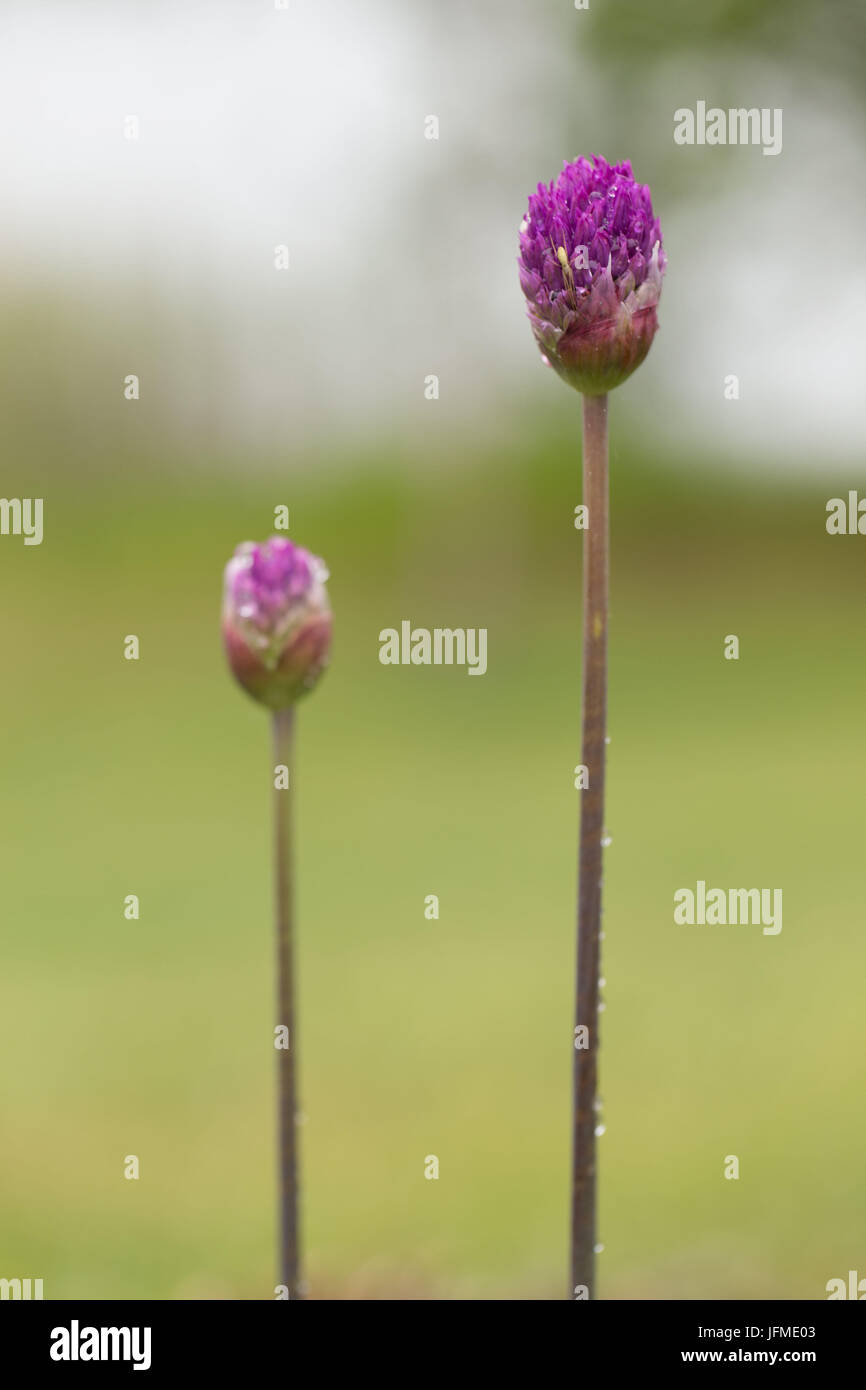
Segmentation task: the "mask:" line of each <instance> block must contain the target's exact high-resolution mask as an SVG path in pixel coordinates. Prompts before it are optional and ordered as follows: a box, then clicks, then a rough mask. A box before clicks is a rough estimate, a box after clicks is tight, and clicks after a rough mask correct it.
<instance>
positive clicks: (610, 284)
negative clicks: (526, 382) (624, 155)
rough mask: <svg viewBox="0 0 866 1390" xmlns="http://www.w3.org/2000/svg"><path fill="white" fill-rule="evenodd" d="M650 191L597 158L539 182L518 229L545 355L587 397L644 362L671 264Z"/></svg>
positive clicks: (532, 317)
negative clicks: (553, 177) (666, 275)
mask: <svg viewBox="0 0 866 1390" xmlns="http://www.w3.org/2000/svg"><path fill="white" fill-rule="evenodd" d="M665 264H666V260H665V254H664V251H663V250H662V233H661V227H660V225H659V221H658V218H656V217H654V216H653V209H652V199H651V198H650V191H649V189H648V188H647V187H646V185H645V184H640V183H635V180H634V176H633V174H632V172H631V165H630V164H629V163H628V161H626V162H625V163H624V164H616V165H613V166H611V165H609V164H608V163H607V161H606V160H604V159H602V158H601V157H600V156H599V155H593V157H592V160H591V161H590V160H588V159H584V158H580V159H576V160H575V161H574V163H573V164H566V165H565V167H564V168H563V170H562V173H561V174H560V175H559V177H558V178H557V179H555V180H554V181H553V182H552V183H551V184H550V185H549V186H548V187H545V186H544V184H539V185H538V191H537V193H534V194H533V195H532V196H531V197H530V199H529V211H528V212H527V214H526V217H525V218H524V219H523V222H522V223H521V225H520V255H519V256H518V266H519V270H520V285H521V288H522V290H523V293H524V295H525V296H526V299H527V301H528V304H529V310H528V312H529V321H530V324H531V325H532V331H533V333H534V334H535V340H536V342H537V343H538V346H539V348H540V349H541V353H542V356H543V358H544V360H545V361H547V362H549V363H550V365H551V366H552V367H553V368H555V370H556V371H557V372H558V373H559V375H560V376H561V377H562V378H563V379H564V380H565V381H567V382H568V383H569V385H570V386H574V387H576V389H577V390H578V391H583V392H584V394H585V395H588V396H601V395H603V394H604V393H605V392H606V391H611V390H613V388H614V387H615V386H619V385H620V383H621V382H623V381H625V379H626V377H628V376H630V375H631V373H632V372H633V371H634V369H635V367H639V366H640V364H641V362H642V361H643V360H644V358H645V357H646V355H647V353H648V352H649V350H650V345H651V343H652V340H653V338H654V336H655V331H656V328H657V327H658V319H657V317H656V306H657V304H658V301H659V295H660V294H661V287H662V276H663V275H664V270H665Z"/></svg>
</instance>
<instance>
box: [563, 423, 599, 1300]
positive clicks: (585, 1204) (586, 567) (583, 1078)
mask: <svg viewBox="0 0 866 1390" xmlns="http://www.w3.org/2000/svg"><path fill="white" fill-rule="evenodd" d="M583 502H584V505H585V506H586V507H587V508H588V510H589V521H588V529H587V530H586V532H585V533H584V542H583V708H582V719H581V723H582V750H583V751H582V754H581V761H582V763H583V764H584V766H585V767H586V768H587V772H588V777H589V785H588V786H587V787H586V788H585V789H584V790H583V791H582V792H581V803H580V849H579V890H578V906H577V988H576V1014H575V1023H576V1024H577V1025H578V1028H580V1029H583V1028H586V1030H587V1034H586V1035H585V1036H580V1035H579V1034H578V1033H577V1032H576V1033H575V1048H574V1116H573V1123H574V1130H573V1148H572V1188H571V1287H570V1290H569V1297H570V1298H576V1297H585V1298H594V1297H595V1245H596V1224H595V1223H596V1172H595V1169H596V1162H595V1158H596V1155H595V1147H596V1146H595V1129H596V1123H597V1118H598V1117H597V1113H596V1089H597V1072H598V1045H599V1036H598V1035H599V1027H598V1024H599V1017H598V1003H599V999H598V978H599V965H600V939H599V934H600V928H601V861H602V844H601V841H602V827H603V820H604V754H605V731H606V719H607V708H606V707H607V626H608V548H609V546H608V443H607V396H584V398H583ZM584 1041H585V1043H586V1045H585V1046H579V1045H578V1044H579V1043H580V1042H584ZM583 1290H585V1291H586V1292H585V1293H584V1292H583Z"/></svg>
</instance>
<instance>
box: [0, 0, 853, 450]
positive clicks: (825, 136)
mask: <svg viewBox="0 0 866 1390" xmlns="http://www.w3.org/2000/svg"><path fill="white" fill-rule="evenodd" d="M584 19H585V17H584V16H583V15H582V14H580V13H577V12H575V11H574V10H573V8H571V7H570V6H569V4H568V3H567V0H563V3H562V5H561V6H559V7H556V6H550V7H542V6H541V5H539V4H538V3H533V0H466V3H465V4H464V5H463V6H462V7H460V8H458V9H456V10H454V9H450V8H448V7H444V8H443V7H442V6H439V5H437V4H435V3H417V4H408V3H405V0H404V2H403V3H401V0H289V8H288V9H287V10H284V11H281V10H276V9H275V8H274V7H273V0H243V3H241V0H173V3H168V2H167V0H163V3H160V2H159V0H149V2H148V3H144V2H143V0H135V3H132V2H131V0H113V3H102V0H39V3H32V0H31V2H30V3H26V4H25V3H15V0H6V2H5V3H4V6H3V11H2V17H0V52H2V57H0V67H2V83H0V131H2V141H0V199H2V223H0V255H2V261H3V266H4V269H3V274H4V277H5V278H7V279H8V278H9V277H10V275H14V277H15V278H16V279H17V280H18V281H19V282H20V281H22V280H23V281H24V282H25V283H32V285H33V288H34V291H35V292H39V293H41V294H45V293H46V292H51V291H52V290H56V291H57V293H58V294H61V295H62V294H64V293H66V292H68V291H69V289H70V287H71V288H72V289H73V290H74V293H75V294H76V295H81V294H82V293H84V294H85V295H86V297H87V298H88V300H89V302H90V303H91V304H92V320H91V321H90V322H89V323H88V324H85V325H83V331H84V332H85V333H86V332H88V331H89V332H91V333H93V334H97V335H99V334H104V333H106V332H108V331H110V329H109V328H108V327H107V326H106V325H108V324H110V322H111V319H110V314H111V309H112V304H113V303H114V302H116V301H117V302H125V301H124V297H125V296H131V298H132V300H133V301H135V298H136V296H139V297H140V302H141V303H142V304H144V305H145V306H146V308H147V312H148V314H149V315H150V316H151V319H150V323H149V326H148V329H147V333H146V335H145V337H146V342H145V341H142V344H141V350H140V353H141V360H142V361H143V362H144V363H146V364H153V361H154V352H155V353H156V356H157V359H158V360H159V362H160V370H159V371H158V372H156V373H155V374H156V375H157V377H158V389H159V390H160V391H162V392H164V393H165V401H164V405H165V409H166V411H167V413H168V414H175V415H177V416H178V417H179V418H181V419H183V418H187V420H188V421H192V422H195V421H196V420H198V419H199V418H200V417H201V414H202V412H203V411H205V412H210V413H211V414H213V415H214V417H215V424H216V426H217V427H218V431H219V433H220V434H221V435H222V436H223V437H225V438H227V439H228V440H229V441H230V443H232V444H233V445H238V444H242V445H245V444H248V445H249V446H250V448H251V449H253V448H256V447H263V448H273V447H274V446H275V445H277V446H278V445H279V442H280V441H285V440H287V439H292V440H297V441H302V442H303V441H310V440H315V441H317V442H319V443H322V442H324V443H327V442H328V441H329V440H330V439H331V438H334V439H336V440H339V441H341V442H342V443H345V440H346V438H347V437H353V438H356V439H358V440H359V441H360V442H361V443H362V444H364V445H365V446H366V447H369V445H370V442H371V441H375V440H376V439H377V438H381V439H382V440H383V441H384V442H388V443H390V442H392V441H393V439H394V437H395V433H396V434H399V433H400V432H401V431H409V432H416V433H417V432H418V431H419V430H420V431H422V432H423V430H424V428H425V424H426V420H427V419H429V418H430V417H429V416H426V417H425V415H423V414H422V411H428V412H429V411H434V410H435V411H437V412H439V414H438V415H437V417H436V439H437V443H439V442H442V441H444V440H445V439H446V438H448V439H450V441H451V444H452V446H453V447H458V448H459V441H460V439H461V438H463V439H465V440H467V441H468V440H469V439H470V437H471V438H472V440H473V441H474V440H475V439H477V437H478V436H479V434H480V435H484V434H486V433H489V434H491V435H495V436H496V437H501V435H502V432H503V430H504V431H506V432H507V429H508V420H509V417H508V410H509V404H510V403H511V402H514V401H516V402H518V405H519V408H520V409H521V410H523V409H525V408H526V406H527V403H528V402H530V403H531V402H532V401H535V402H536V403H537V408H538V410H539V411H543V410H547V409H551V408H555V409H559V408H561V407H562V406H563V404H564V402H563V400H562V397H563V396H565V395H566V392H565V388H564V387H562V386H561V385H560V384H559V383H558V382H555V381H554V380H552V379H551V378H550V377H549V374H548V373H545V371H544V369H543V368H541V367H540V366H539V364H538V362H537V354H536V350H535V348H534V345H533V343H532V340H531V335H530V332H529V329H528V326H527V325H526V322H525V318H524V312H523V300H522V296H521V294H520V291H519V288H518V285H517V276H516V269H515V264H514V256H515V252H516V237H517V226H518V223H519V221H520V218H521V216H522V214H523V211H524V207H525V200H526V195H527V194H528V192H529V191H530V188H531V186H532V185H533V184H534V182H536V181H537V180H538V179H540V178H544V179H547V178H549V177H551V176H552V175H553V174H554V173H555V172H556V171H557V169H558V168H559V167H560V165H561V162H562V159H563V158H565V157H573V156H574V155H576V154H578V153H583V152H586V153H589V152H591V151H592V150H594V149H600V150H601V151H602V152H607V153H609V154H610V155H611V157H614V158H615V157H620V156H621V155H622V154H624V153H626V152H628V150H629V149H631V148H632V145H631V144H630V143H629V135H630V132H629V130H628V128H627V127H625V128H624V127H623V125H622V113H621V112H617V110H616V105H617V104H616V94H615V93H612V92H609V91H607V90H606V89H605V88H604V87H603V86H602V84H601V80H600V77H599V75H598V74H597V73H595V72H594V71H593V69H592V68H591V66H590V65H589V63H588V61H587V60H586V59H585V58H581V56H580V54H579V53H577V55H576V54H575V50H574V49H573V48H572V47H570V46H569V39H570V36H571V35H572V34H573V32H574V29H575V26H579V25H580V24H581V22H582V21H584ZM753 76H754V75H753ZM746 86H748V94H747V93H746V91H745V89H743V90H738V91H737V92H736V93H732V95H731V99H732V102H734V104H738V105H758V106H761V105H769V106H775V105H779V104H783V103H781V102H780V100H779V97H778V93H779V91H780V90H784V91H785V102H784V105H785V116H784V149H783V152H782V154H781V155H779V156H778V157H777V158H767V157H763V156H762V155H761V153H760V151H759V150H756V149H740V150H728V151H715V150H710V149H705V150H701V151H697V150H679V151H675V147H674V146H673V139H672V131H673V111H674V109H675V108H676V107H677V106H680V105H690V106H694V102H695V100H696V99H697V98H698V97H701V96H706V97H707V98H708V99H709V100H710V104H712V101H713V89H712V85H711V80H710V79H708V81H707V83H706V84H703V85H702V81H701V79H700V77H699V76H697V75H696V74H695V73H694V72H692V71H688V72H683V71H682V70H677V68H676V67H674V68H672V69H671V70H670V71H665V72H663V73H658V74H657V79H656V83H655V88H654V95H653V97H652V99H651V100H650V101H649V105H648V107H647V111H646V116H645V119H642V120H641V122H640V125H641V128H640V130H639V131H635V136H634V138H635V140H636V142H637V146H638V148H639V150H640V151H641V152H642V155H641V160H640V161H638V159H637V157H636V158H635V164H636V172H637V174H638V176H639V177H641V178H643V179H646V180H647V181H649V182H651V183H652V182H653V181H654V177H653V168H652V165H653V160H654V157H655V158H657V160H658V165H659V167H660V168H661V167H662V166H663V164H668V163H669V161H670V160H671V159H673V158H676V157H682V158H683V159H686V160H689V159H691V160H696V159H700V160H701V161H702V162H704V163H705V162H706V161H708V160H712V159H713V158H717V157H721V158H722V159H724V160H725V161H726V163H725V166H724V167H725V170H726V171H727V172H726V177H725V180H724V182H722V180H721V178H720V180H719V186H718V190H716V191H714V186H713V183H712V182H709V183H707V182H706V180H705V181H704V182H703V183H702V184H701V196H700V197H699V198H695V199H691V200H689V199H681V198H678V199H677V200H675V201H674V202H673V204H672V206H669V207H666V206H664V205H662V206H659V200H658V197H657V196H656V205H657V209H658V210H659V211H660V214H661V217H662V225H663V230H664V235H665V246H666V249H667V251H668V256H669V261H670V265H669V270H668V278H667V282H666V285H665V291H664V295H663V298H662V304H661V314H660V319H661V324H662V329H661V332H660V335H659V338H658V340H657V342H656V345H655V347H654V349H653V352H652V353H651V355H650V358H649V360H648V363H647V364H646V365H645V366H644V367H643V368H642V369H641V371H640V372H639V373H638V375H637V377H636V378H635V380H634V381H633V382H632V383H630V384H629V386H628V387H626V388H624V390H623V391H622V392H621V393H619V394H618V396H617V408H618V409H620V408H622V409H623V410H628V411H630V412H636V413H638V412H639V413H640V418H641V420H642V422H643V423H644V424H645V428H646V430H647V432H648V433H649V434H651V435H652V434H655V435H656V436H657V437H658V438H659V439H660V440H661V441H662V442H663V443H670V445H671V447H672V448H673V447H676V449H677V451H681V450H682V449H683V448H684V447H694V448H695V449H696V450H700V449H702V448H704V447H705V446H706V447H708V448H709V449H710V450H711V451H712V450H714V449H715V450H717V451H720V452H722V453H726V452H730V451H732V452H733V453H734V454H737V453H740V452H741V453H742V454H743V455H744V456H745V455H746V454H751V455H752V456H754V453H755V451H756V450H758V451H765V452H766V454H767V456H768V459H769V458H770V456H771V461H773V462H776V463H778V462H779V461H782V462H785V461H787V462H788V463H789V464H790V463H793V464H796V465H797V466H802V467H805V468H816V469H821V468H832V467H833V464H834V462H836V461H838V459H840V458H848V459H850V458H851V457H852V456H855V455H856V453H857V451H858V450H860V449H862V444H863V428H862V423H861V419H862V406H861V401H862V396H863V377H864V365H866V361H864V348H863V330H862V306H863V304H864V302H866V258H864V257H863V256H862V254H861V248H862V234H861V228H862V226H863V225H864V212H866V207H864V187H863V179H862V176H860V178H859V183H858V184H853V183H852V181H851V180H852V171H854V170H856V169H857V168H858V167H859V166H860V164H861V162H862V155H861V141H862V128H861V125H860V117H859V115H856V114H855V113H848V112H846V111H845V110H844V109H841V108H840V106H839V102H838V97H836V98H832V96H831V99H830V100H829V101H828V102H827V103H823V104H822V102H821V100H820V95H821V94H820V92H819V93H818V96H817V98H816V94H815V92H814V91H813V92H812V93H811V94H809V95H806V94H804V93H801V92H798V91H797V90H796V88H795V87H793V86H792V85H789V86H787V87H786V85H785V82H784V79H783V78H780V77H777V79H776V80H774V81H773V82H769V83H767V84H766V85H765V86H762V83H761V81H760V80H759V75H758V77H755V78H754V80H752V81H751V83H746V84H744V88H745V87H746ZM765 90H766V92H767V95H766V97H764V96H763V93H764V91H765ZM575 91H577V92H579V94H580V96H579V99H578V101H577V103H576V104H575V97H574V93H575ZM557 93H567V94H569V97H568V103H567V107H568V112H570V113H572V116H573V113H574V111H575V109H577V110H578V111H584V110H585V111H586V113H587V115H586V118H585V121H584V119H583V118H581V119H578V120H577V121H574V120H572V122H571V123H572V124H573V125H575V126H579V127H581V129H580V130H576V133H575V136H574V137H573V138H572V139H571V144H572V145H573V146H574V148H571V147H568V148H566V147H564V145H563V136H562V130H563V128H568V127H569V119H568V116H567V115H566V116H565V117H564V115H563V104H564V103H563V102H562V101H560V100H559V99H558V97H557ZM735 98H736V100H734V99H735ZM834 101H835V104H834ZM584 103H585V104H584ZM590 112H591V116H590V114H589V113H590ZM430 113H435V114H436V115H438V117H439V119H440V122H441V138H440V140H439V141H438V143H437V142H430V141H427V140H425V139H424V118H425V116H426V115H428V114H430ZM127 115H136V116H138V117H139V118H140V121H141V137H140V140H139V141H137V142H132V141H128V140H125V139H124V138H123V121H124V117H125V116H127ZM606 122H607V124H606ZM584 126H585V129H584ZM608 131H609V132H610V137H611V138H612V137H613V135H614V133H615V137H616V142H617V147H616V148H610V146H609V145H608V146H607V148H606V138H605V137H606V136H607V134H608ZM581 135H584V136H585V139H584V140H582V139H581ZM654 151H655V152H657V153H656V154H655V155H654ZM732 159H733V160H736V161H737V165H736V168H735V169H733V171H732V166H731V160H732ZM648 165H649V167H647V166H648ZM720 168H721V165H720ZM654 191H655V190H654ZM282 242H285V243H287V244H288V246H289V248H290V256H291V269H290V270H289V271H288V272H287V273H282V274H281V273H279V272H277V271H276V270H274V268H273V248H274V246H275V245H276V244H277V243H282ZM102 313H104V314H105V315H106V316H107V317H106V319H105V323H103V322H102V320H101V317H100V315H101V314H102ZM154 323H155V325H156V330H157V340H156V346H154ZM136 332H137V324H136V321H135V316H134V315H133V316H132V319H131V321H129V322H127V323H126V324H125V325H124V329H123V333H122V349H121V348H120V347H119V349H118V351H119V354H120V356H119V357H118V367H119V376H120V378H122V375H124V374H125V373H126V372H127V371H130V372H131V371H136V370H137V368H138V365H139V363H138V360H137V356H136V352H137V350H136ZM121 357H122V358H123V362H122V368H121V365H120V358H121ZM433 372H435V373H436V374H437V375H438V376H439V377H440V382H441V393H442V394H441V399H440V401H439V402H437V403H435V404H430V403H427V402H424V400H423V394H422V393H423V379H424V377H425V375H426V374H427V373H433ZM729 372H735V373H736V374H737V375H738V376H739V378H740V383H741V386H740V389H741V400H740V401H739V402H737V403H729V402H725V401H724V399H723V395H722V391H723V379H724V376H725V374H726V373H729ZM141 374H142V391H143V393H144V392H145V391H148V390H150V389H152V386H153V376H154V372H153V370H151V380H150V381H149V380H148V377H147V371H146V368H145V367H142V369H141ZM554 394H557V395H558V396H559V398H560V399H559V400H558V401H557V403H556V405H554V404H553V396H554ZM734 412H735V413H734ZM720 441H721V444H720ZM726 441H727V443H728V444H729V445H730V448H728V447H727V445H726Z"/></svg>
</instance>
